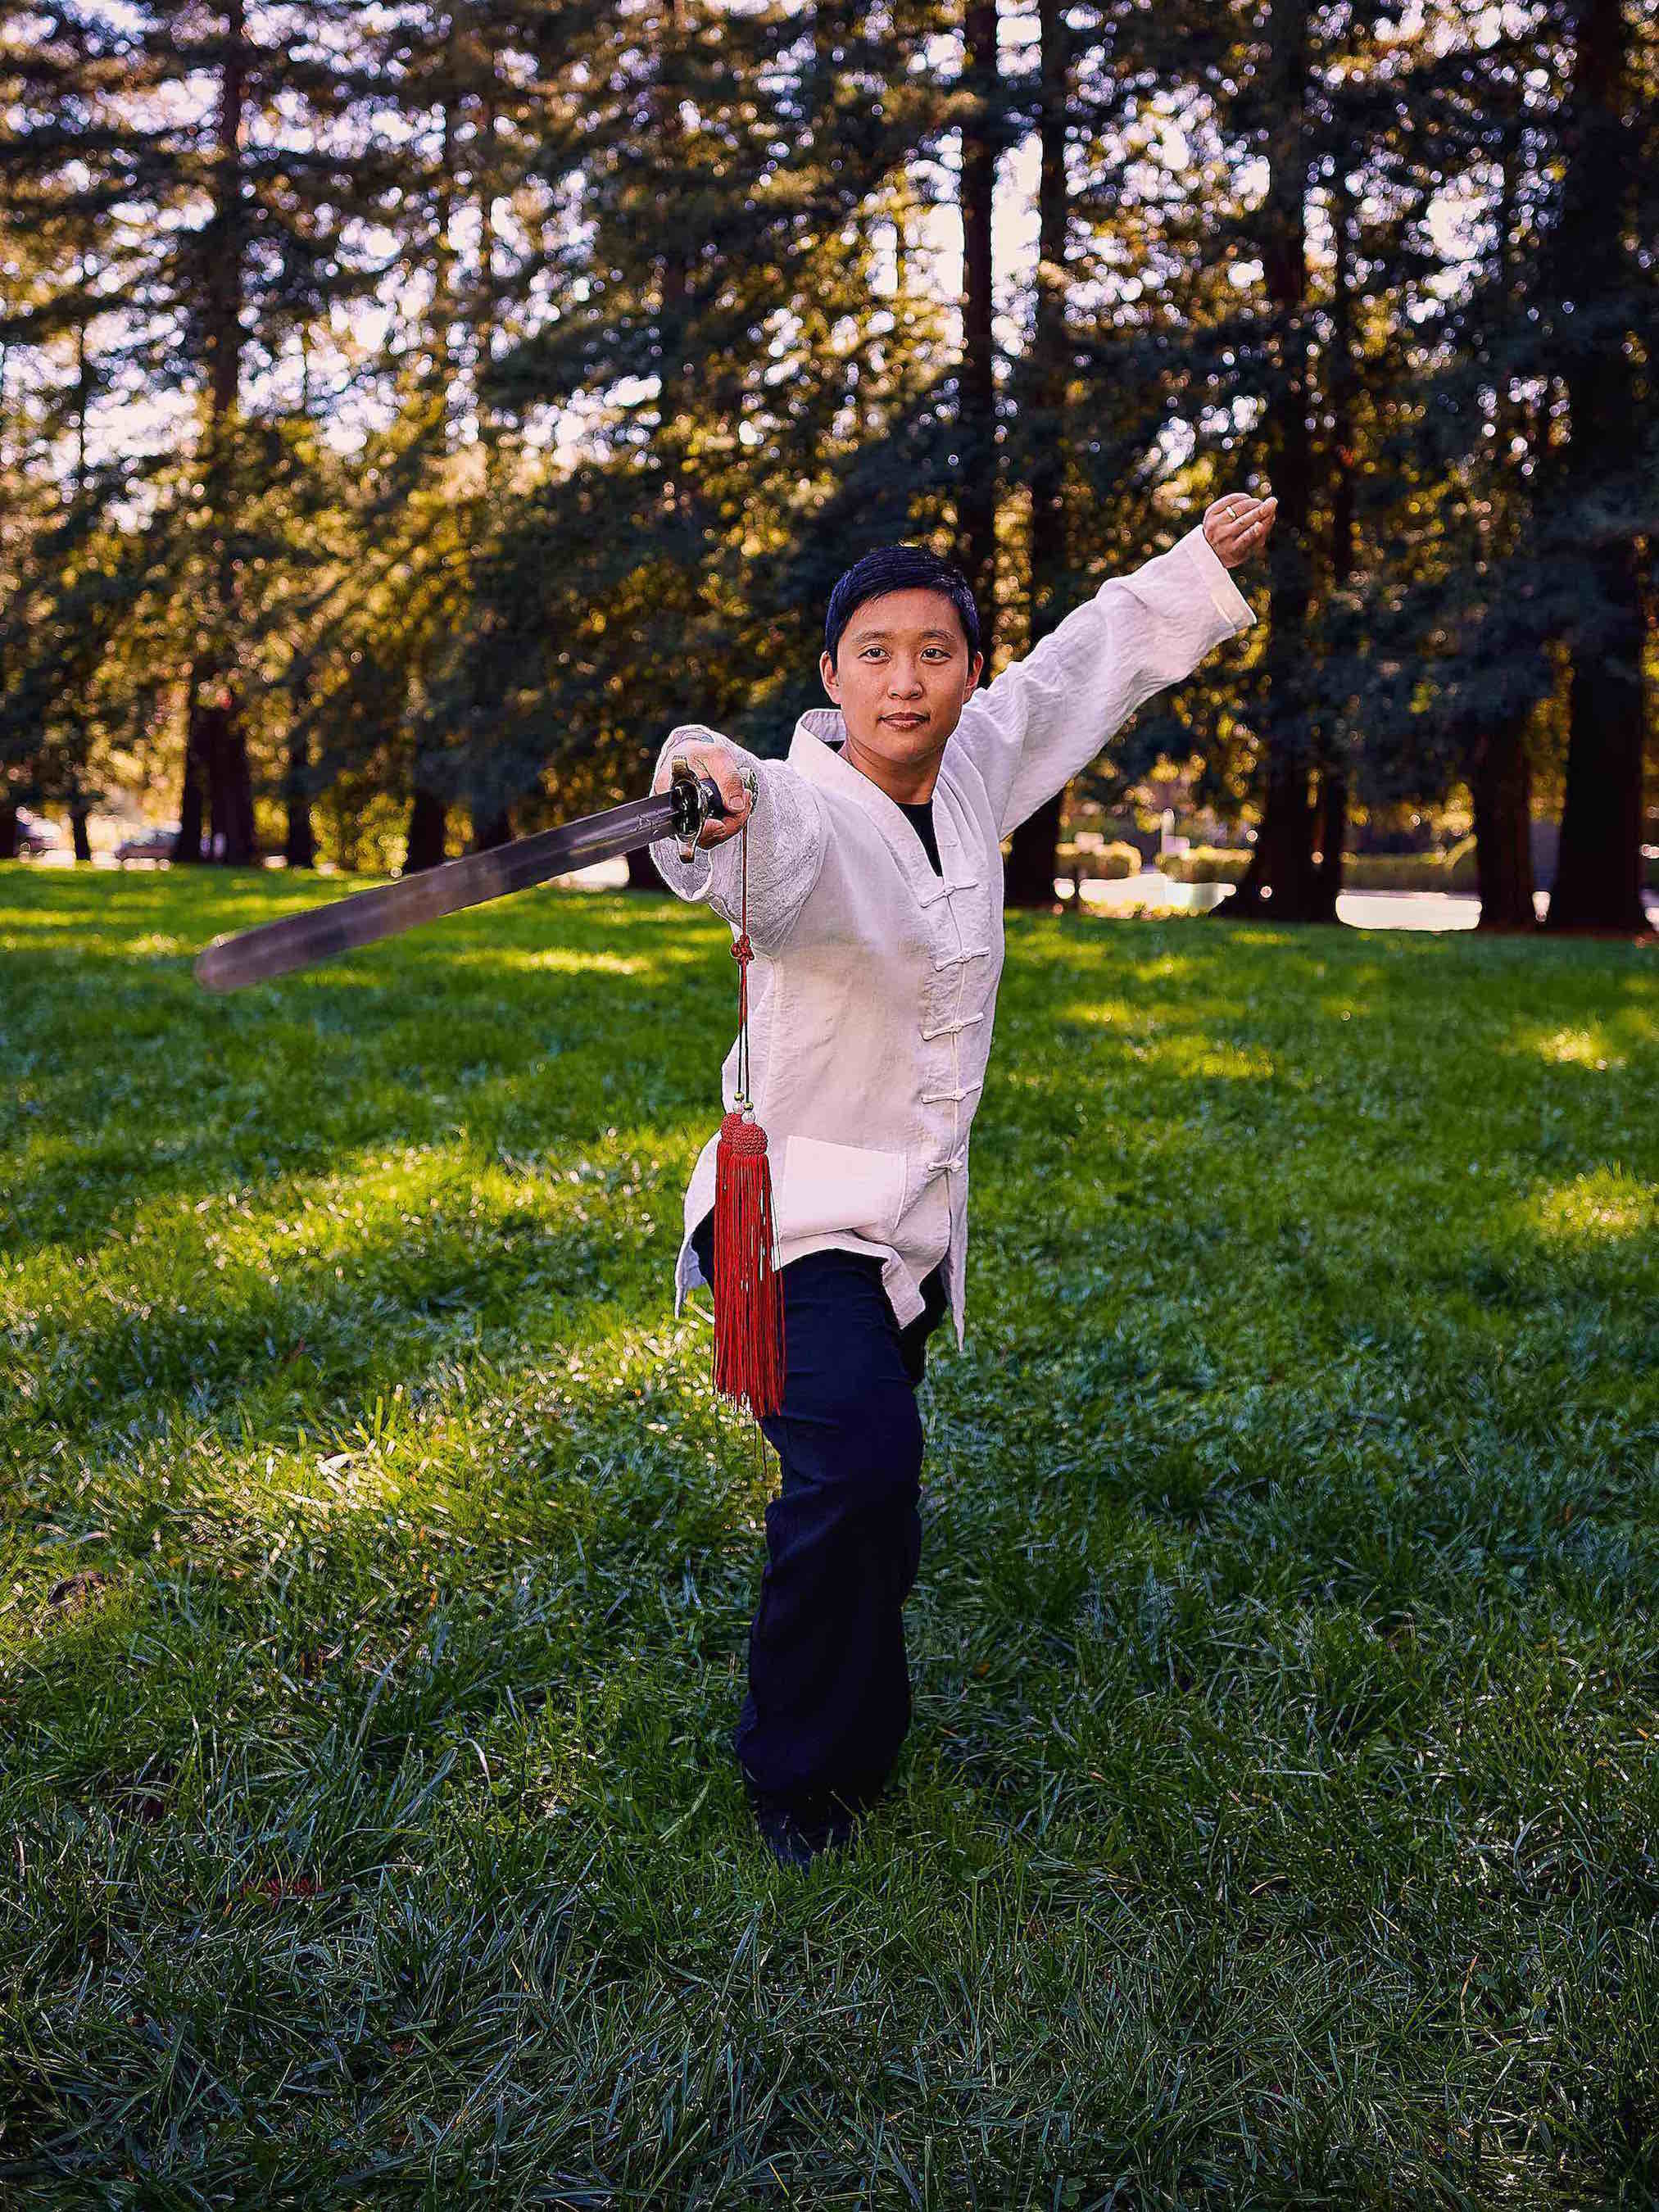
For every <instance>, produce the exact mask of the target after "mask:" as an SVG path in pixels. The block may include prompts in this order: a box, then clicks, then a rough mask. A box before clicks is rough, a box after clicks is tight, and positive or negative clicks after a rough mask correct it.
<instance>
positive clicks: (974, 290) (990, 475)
mask: <svg viewBox="0 0 1659 2212" xmlns="http://www.w3.org/2000/svg"><path fill="white" fill-rule="evenodd" d="M963 31H964V36H965V53H964V64H965V65H964V70H963V78H964V82H965V84H966V86H967V88H968V90H969V93H970V94H972V95H973V99H974V101H975V106H974V110H973V112H972V113H971V114H970V115H969V118H968V119H967V120H966V121H965V122H964V123H963V126H962V184H961V191H962V360H961V362H960V364H959V365H958V368H957V532H958V534H959V537H960V538H961V553H962V565H963V568H964V569H965V570H966V572H967V575H968V580H969V583H970V584H971V585H972V586H973V590H974V597H975V600H976V601H977V603H978V606H979V623H980V645H981V650H982V651H983V653H984V654H985V660H986V671H987V674H988V673H989V670H990V660H991V641H992V633H993V629H994V617H995V613H996V560H997V480H996V476H997V448H996V360H995V356H994V352H993V349H992V325H991V311H992V294H991V282H992V253H991V216H992V204H993V199H994V193H995V190H996V177H997V136H998V130H999V125H1000V117H999V115H998V112H997V89H998V78H997V9H996V0H969V4H968V7H967V10H966V13H965V15H964V17H963Z"/></svg>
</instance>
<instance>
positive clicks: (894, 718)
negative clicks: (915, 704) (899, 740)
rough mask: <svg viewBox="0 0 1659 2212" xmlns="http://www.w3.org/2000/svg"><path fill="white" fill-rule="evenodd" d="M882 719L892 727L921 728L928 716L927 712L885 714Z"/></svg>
mask: <svg viewBox="0 0 1659 2212" xmlns="http://www.w3.org/2000/svg"><path fill="white" fill-rule="evenodd" d="M881 719H882V720H883V721H884V722H885V723H886V724H887V725H888V726H889V728H890V729H895V730H919V729H920V728H921V726H922V724H923V723H924V722H925V721H926V720H927V715H926V714H884V715H883V716H882V718H881Z"/></svg>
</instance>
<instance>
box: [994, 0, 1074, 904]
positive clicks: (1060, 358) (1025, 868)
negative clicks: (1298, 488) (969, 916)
mask: <svg viewBox="0 0 1659 2212" xmlns="http://www.w3.org/2000/svg"><path fill="white" fill-rule="evenodd" d="M1038 22H1039V26H1040V30H1041V35H1042V117H1041V125H1040V139H1041V148H1042V167H1041V170H1040V172H1039V177H1038V184H1037V273H1036V317H1035V321H1034V325H1033V328H1032V334H1031V376H1030V384H1029V386H1028V398H1027V407H1026V419H1025V422H1024V425H1023V426H1022V428H1023V433H1024V435H1023V443H1024V449H1025V452H1026V453H1027V454H1028V456H1029V474H1030V486H1031V599H1030V641H1031V643H1032V644H1033V645H1036V643H1037V641H1039V639H1041V638H1043V637H1046V636H1047V635H1048V632H1049V631H1050V630H1051V629H1054V625H1055V624H1056V623H1058V622H1059V621H1060V617H1061V614H1062V613H1063V612H1064V609H1063V608H1062V606H1061V605H1060V599H1061V593H1062V592H1063V589H1064V586H1065V580H1066V574H1067V562H1066V458H1065V449H1064V446H1063V443H1062V425H1063V422H1064V420H1065V411H1066V220H1067V215H1068V208H1067V203H1066V89H1067V84H1066V15H1065V10H1064V8H1063V7H1062V5H1061V0H1040V5H1039V9H1038ZM1065 806H1066V793H1064V792H1063V791H1060V792H1057V793H1055V794H1054V798H1052V799H1047V800H1045V801H1044V803H1043V804H1042V805H1041V806H1039V807H1038V808H1037V810H1036V813H1035V814H1030V815H1028V816H1027V817H1026V818H1025V820H1024V822H1022V823H1020V824H1019V826H1018V829H1016V830H1015V831H1014V835H1013V842H1012V847H1011V848H1010V850H1009V854H1008V860H1007V864H1006V867H1005V868H1004V871H1003V878H1002V902H1003V904H1004V906H1005V907H1052V906H1053V904H1054V872H1055V869H1056V866H1058V863H1057V861H1056V859H1055V848H1056V847H1057V846H1058V844H1059V843H1060V819H1061V817H1062V815H1063V814H1064V811H1065Z"/></svg>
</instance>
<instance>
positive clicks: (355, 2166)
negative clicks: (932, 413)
mask: <svg viewBox="0 0 1659 2212" xmlns="http://www.w3.org/2000/svg"><path fill="white" fill-rule="evenodd" d="M327 895H328V893H327V890H326V887H325V886H324V885H320V884H312V885H309V886H307V885H296V884H295V882H294V881H293V880H291V879H289V880H277V879H275V878H270V877H252V876H250V877H246V878H240V879H238V880H236V881H235V882H234V883H233V884H225V883H223V882H216V883H206V884H204V883H203V882H201V881H199V880H191V879H190V878H189V877H188V876H187V875H185V874H183V873H179V872H175V873H174V874H172V875H167V876H145V877H133V878H113V879H112V878H107V877H102V876H100V877H97V878H82V880H80V881H76V880H74V879H72V878H64V877H62V876H57V875H53V876H46V875H41V874H38V873H33V874H32V873H30V872H27V870H24V869H21V868H13V869H9V870H6V871H4V872H0V957H3V958H4V960H5V963H6V972H7V976H8V987H7V990H6V993H5V995H4V998H3V1000H0V1051H3V1054H4V1060H5V1065H6V1067H7V1071H8V1074H9V1079H10V1080H9V1084H8V1086H7V1088H6V1091H5V1092H4V1094H3V1096H0V1402H3V1404H4V1407H5V1408H6V1413H5V1419H4V1422H3V1425H0V1549H3V1558H0V1741H3V1743H4V1746H5V1756H4V1760H3V1765H0V1838H3V1842H4V1868H3V1877H0V1878H3V1880H4V1882H5V1884H6V1887H5V1892H4V1897H5V1909H4V1911H3V1913H0V2042H3V2047H4V2049H5V2051H6V2053H7V2062H6V2069H5V2073H4V2076H3V2079H4V2082H5V2087H4V2093H3V2119H4V2133H3V2137H0V2179H3V2183H4V2189H5V2193H6V2196H7V2201H8V2203H14V2202H15V2203H17V2204H19V2205H20V2206H32V2205H35V2204H41V2205H46V2204H52V2205H57V2204H65V2203H100V2204H105V2203H107V2204H133V2205H137V2204H139V2203H162V2202H167V2203H173V2202H177V2203H180V2204H183V2203H201V2202H204V2201H205V2202H218V2203H237V2204H244V2203H246V2204H255V2203H265V2202H269V2203H279V2202H280V2203H284V2204H288V2205H291V2206H295V2207H307V2208H316V2209H317V2212H322V2208H324V2207H329V2208H333V2207H340V2206H343V2205H345V2204H348V2203H353V2204H356V2203H367V2202H371V2201H372V2202H386V2203H392V2202H396V2203H411V2204H413V2203H434V2204H440V2203H441V2204H442V2205H444V2206H446V2207H450V2206H457V2205H461V2204H465V2203H470V2202H472V2201H474V2200H477V2201H478V2202H480V2203H485V2202H488V2203H538V2202H543V2203H553V2202H561V2203H578V2202H588V2203H599V2202H610V2203H631V2204H646V2203H650V2204H653V2205H655V2204H670V2203H688V2204H689V2203H709V2204H714V2203H719V2204H729V2205H732V2206H738V2205H742V2206H747V2205H750V2204H759V2203H780V2204H781V2203H788V2202H795V2203H828V2202H832V2201H842V2202H846V2203H879V2204H882V2205H888V2204H891V2205H894V2206H899V2205H904V2204H914V2203H923V2204H927V2205H929V2206H933V2205H939V2206H945V2205H949V2206H952V2207H955V2206H958V2205H963V2204H967V2203H973V2202H978V2203H981V2204H985V2203H998V2204H1042V2205H1044V2206H1048V2205H1050V2204H1053V2203H1060V2204H1070V2205H1073V2206H1074V2207H1075V2206H1079V2205H1084V2204H1087V2205H1095V2206H1103V2205H1104V2204H1105V2203H1109V2202H1112V2201H1115V2202H1116V2203H1119V2204H1125V2203H1132V2202H1133V2203H1136V2204H1138V2205H1139V2204H1145V2205H1149V2206H1150V2205H1167V2206H1170V2207H1175V2206H1176V2205H1182V2206H1187V2205H1194V2204H1197V2203H1204V2204H1206V2205H1221V2204H1224V2203H1237V2204H1240V2205H1243V2204H1261V2203H1273V2204H1284V2205H1290V2204H1310V2203H1318V2204H1321V2205H1342V2206H1354V2207H1358V2206H1360V2205H1377V2204H1383V2203H1462V2204H1468V2205H1476V2204H1489V2203H1500V2202H1504V2203H1507V2202H1513V2203H1527V2204H1528V2205H1539V2206H1545V2205H1559V2206H1561V2207H1564V2208H1565V2207H1566V2206H1568V2205H1576V2204H1583V2203H1613V2202H1618V2201H1620V2200H1621V2198H1622V2200H1623V2201H1626V2202H1628V2203H1637V2202H1640V2201H1642V2200H1643V2199H1644V2197H1645V2196H1646V2195H1648V2194H1650V2188H1651V2184H1652V2180H1653V2173H1654V2169H1653V2145H1654V2142H1655V2140H1656V2130H1659V2103H1656V2093H1655V2087H1654V2084H1655V2082H1656V2080H1659V1972H1656V1961H1655V1954H1654V1934H1653V1931H1654V1924H1655V1915H1656V1911H1659V1881H1656V1875H1655V1868H1654V1859H1653V1851H1652V1839H1653V1837H1654V1834H1655V1832H1656V1826H1659V1759H1656V1755H1655V1751H1654V1745H1653V1741H1652V1740H1651V1739H1652V1736H1653V1717H1654V1711H1655V1705H1656V1699H1659V1675H1656V1670H1655V1660H1654V1639H1653V1626H1652V1625H1653V1618H1654V1608H1655V1605H1656V1601H1659V1544H1656V1534H1655V1532H1656V1528H1659V1517H1656V1508H1659V1388H1656V1376H1659V1339H1656V1334H1655V1322H1654V1316H1655V1314H1656V1312H1659V1235H1656V1231H1659V1216H1656V1205H1655V1189H1656V1186H1659V1111H1656V1104H1655V1101H1656V1099H1659V1004H1656V997H1655V987H1654V981H1653V977H1652V975H1651V972H1650V968H1651V963H1650V958H1649V957H1645V956H1644V955H1643V954H1642V953H1641V952H1640V951H1638V950H1636V949H1634V948H1632V947H1629V946H1624V945H1601V944H1595V943H1588V942H1587V943H1581V944H1573V943H1553V942H1552V943H1541V942H1538V941H1535V940H1525V941H1522V940H1512V939H1505V940H1493V941H1486V940H1480V939H1475V938H1474V936H1473V935H1469V934H1464V935H1457V936H1449V937H1445V938H1440V939H1430V938H1424V937H1420V936H1411V937H1393V936H1389V935H1378V934H1371V933H1367V934H1364V935H1361V934H1358V933H1352V932H1345V931H1340V930H1332V929H1322V928H1316V929H1310V930H1306V931H1303V932H1301V933H1291V932H1286V931H1283V930H1278V931H1276V930H1273V929H1272V928H1268V927H1264V928H1263V929H1262V930H1261V931H1253V932H1251V933H1247V934H1245V935H1243V936H1241V935H1240V934H1238V933H1231V932H1227V931H1223V930H1219V929H1218V928H1216V927H1214V926H1213V925H1212V924H1204V923H1199V922H1195V921H1182V922H1174V923H1170V924H1150V925H1145V926H1133V925H1128V924H1115V923H1105V922H1099V923H1091V922H1085V921H1075V920H1073V921H1060V920H1054V921H1048V920H1040V921H1039V920H1031V921H1019V922H1018V923H1016V924H1015V926H1014V927H1012V929H1011V931H1010V934H1009V959H1008V967H1007V972H1006V976H1005V979H1004V982H1003V986H1002V992H1001V1009H1000V1016H999V1034H998V1038H997V1045H996V1052H995V1056H994V1061H993V1065H992V1069H991V1074H990V1080H989V1083H988V1085H987V1091H986V1096H985V1100H984V1103H983V1106H982V1108H981V1113H980V1115H979V1118H978V1121H977V1122H976V1124H975V1145H974V1155H973V1170H974V1193H973V1200H972V1205H973V1242H972V1248H971V1253H970V1260H969V1291H968V1298H969V1306H968V1338H967V1344H966V1348H965V1352H964V1353H963V1354H962V1355H957V1353H956V1352H954V1350H953V1349H952V1340H951V1332H950V1330H949V1329H948V1327H947V1328H946V1329H945V1330H942V1331H941V1332H940V1334H939V1335H937V1336H936V1337H935V1338H934V1340H933V1346H931V1347H930V1354H929V1367H928V1374H927V1381H926V1383H925V1384H924V1386H923V1393H922V1407H923V1412H924V1416H925V1419H926V1424H927V1433H928V1437H929V1454H928V1460H927V1467H926V1469H925V1473H924V1498H923V1510H924V1522H925V1528H926V1534H925V1540H924V1551H923V1559H922V1568H921V1579H920V1581H919V1583H918V1585H917V1588H916V1590H915V1594H914V1595H913V1597H912V1599H911V1601H910V1603H909V1605H908V1607H907V1635H908V1644H909V1650H910V1657H911V1664H912V1668H913V1672H914V1675H915V1690H916V1700H915V1723H914V1726H913V1729H912V1732H911V1735H910V1736H909V1738H908V1742H907V1745H906V1748H905V1752H904V1754H903V1757H902V1760H901V1764H900V1766H899V1769H898V1771H897V1774H896V1778H895V1786H894V1789H893V1790H892V1793H891V1795H890V1799H889V1801H888V1802H886V1803H885V1804H884V1806H883V1807H882V1808H880V1809H879V1810H878V1813H877V1814H876V1815H875V1816H874V1817H873V1819H872V1820H871V1821H869V1822H868V1823H867V1824H866V1828H865V1831H864V1833H863V1835H862V1838H861V1841H860V1847H859V1849H858V1851H857V1853H856V1854H855V1855H854V1857H851V1858H850V1859H837V1858H834V1857H832V1858H830V1859H829V1860H827V1861H825V1862H823V1863H821V1864H820V1866H819V1867H817V1869H814V1870H813V1871H812V1872H811V1874H809V1875H806V1876H805V1877H802V1876H800V1875H795V1874H787V1873H784V1872H782V1871H781V1870H780V1869H776V1868H775V1867H774V1865H773V1864H772V1863H771V1861H770V1860H769V1858H768V1857H766V1856H765V1854H764V1853H763V1850H761V1848H760V1846H759V1844H758V1843H757V1840H756V1838H754V1835H753V1832H752V1830H751V1829H750V1826H748V1823H747V1815H746V1811H745V1808H744V1803H743V1799H742V1796H741V1792H740V1790H739V1787H738V1777H737V1773H736V1770H735V1768H734V1766H733V1765H732V1763H731V1761H730V1759H729V1754H728V1753H727V1751H726V1745H725V1736H726V1733H727V1732H728V1731H729V1729H730V1727H731V1725H732V1722H733V1721H734V1719H735V1717H736V1713H737V1708H738V1702H739V1699H740V1697H741V1694H742V1687H743V1672H742V1670H743V1666H744V1638H745V1633H746V1628H747V1623H748V1620H749V1616H750V1611H751V1609H752V1607H753V1605H754V1602H755V1599H756V1595H757V1587H758V1583H759V1576H760V1565H761V1559H762V1557H763V1548H762V1547H763V1529H762V1516H763V1510H764V1506H765V1503H766V1499H767V1496H768V1494H769V1486H770V1484H771V1482H772V1481H773V1480H775V1468H774V1467H772V1466H770V1465H769V1466H768V1467H767V1468H765V1469H764V1470H762V1469H760V1468H757V1462H756V1458H755V1454H754V1449H753V1432H752V1431H751V1430H748V1429H746V1428H745V1425H744V1423H743V1422H742V1421H741V1419H738V1418H736V1417H734V1416H733V1415H732V1413H730V1411H729V1409H727V1408H726V1407H723V1406H721V1405H720V1404H717V1403H716V1401H714V1399H713V1398H712V1397H711V1395H710V1391H709V1384H708V1352H709V1344H708V1328H707V1325H706V1323H705V1322H703V1321H702V1320H700V1319H699V1318H697V1317H696V1316H695V1315H694V1314H693V1313H692V1312H691V1311H690V1310H688V1311H687V1312H685V1313H684V1314H683V1315H682V1316H681V1317H680V1319H679V1320H678V1321H676V1320H675V1319H674V1318H673V1316H672V1296H671V1286H670V1272H671V1265H672V1261H673V1255H674V1252H675V1249H676V1244H677V1241H678V1227H679V1208H680V1197H681V1191H682V1188H683V1185H684V1177H685V1176H686V1174H687V1173H688V1171H689V1170H690V1164H691V1162H692V1159H693V1158H694V1157H695V1155H696V1150H697V1147H698V1146H699V1145H700V1144H701V1142H702V1139H703V1138H704V1136H705V1135H706V1134H707V1133H708V1130H709V1128H710V1127H712V1126H713V1121H714V1116H715V1115H717V1112H718V1100H717V1096H716V1093H717V1074H718V1066H719V1060H720V1054H721V1053H722V1052H723V1051H724V1049H725V1048H726V1045H727V1043H728V1042H729V1041H730V1037H731V1034H732V1022H733V1004H732V977H731V973H730V967H731V963H730V962H729V961H728V960H727V959H726V957H725V954H724V950H723V948H724V947H725V945H726V942H727V933H726V930H725V929H724V927H722V926H720V925H719V924H718V923H717V922H715V921H713V920H711V919H710V918H708V917H706V916H701V915H694V914H690V913H688V912H686V911H685V910H684V909H683V908H678V907H674V908H671V907H669V906H668V904H667V903H666V902H663V903H662V904H660V905H653V906H651V907H649V908H645V907H642V906H641V905H639V904H635V903H630V902H629V901H627V900H625V899H623V898H615V897H610V896H604V897H596V896H589V895H584V894H577V893H568V894H562V893H556V892H553V891H544V892H539V893H536V894H529V895H526V896H524V897H522V898H520V899H518V900H515V901H513V902H506V903H503V904H501V905H498V906H495V907H493V908H489V909H487V910H483V911H481V912H477V913H474V914H471V915H464V916H458V917H455V918H454V919H453V920H452V921H447V922H445V923H444V924H442V925H441V926H439V927H433V928H431V929H429V930H427V931H423V932H417V933H413V934H411V935H410V936H409V937H408V938H406V939H403V940H401V941H400V942H398V943H397V944H395V945H381V946H378V947H375V948H374V949H373V950H372V951H368V952H365V953H362V954H359V955H356V956H354V957H351V958H350V959H349V960H346V961H344V962H341V963H334V964H332V965H331V966H329V967H326V968H325V969H319V970H317V971H315V972H314V973H313V974H310V975H304V976H300V977H295V978H292V979H289V980H288V981H284V982H283V983H281V984H279V985H276V986H271V987H266V988H264V989H263V990H261V991H259V992H258V993H251V994H245V995H240V996H237V997H234V998H232V999H229V1000H223V1001H216V1000H208V999H206V998H205V997H204V995H203V994H200V993H199V992H198V991H197V988H196V987H195V985H194V983H193V981H191V975H190V969H189V962H190V958H191V955H192V954H193V952H194V951H196V949H197V947H198V946H199V945H202V944H204V943H205V942H206V941H207V940H208V939H210V937H211V936H212V935H214V934H215V933H216V932H218V931H220V930H223V929H228V928H234V927H241V926H243V925H245V924H246V923H248V922H251V921H254V920H257V919H259V918H262V917H264V916H267V915H272V914H275V913H277V912H281V911H286V910H289V909H290V908H295V907H296V906H299V905H302V904H305V903H308V902H313V901H315V900H320V899H321V898H323V897H325V896H327Z"/></svg>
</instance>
